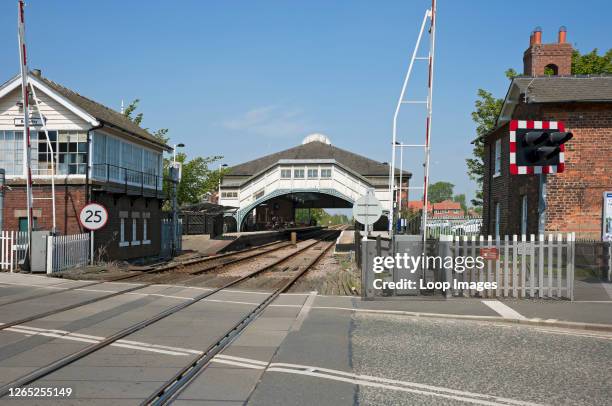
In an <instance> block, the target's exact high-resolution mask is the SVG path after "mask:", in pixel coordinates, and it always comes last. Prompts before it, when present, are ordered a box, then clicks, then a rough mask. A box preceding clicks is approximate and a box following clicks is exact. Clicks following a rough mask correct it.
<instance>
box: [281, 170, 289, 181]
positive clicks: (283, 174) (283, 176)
mask: <svg viewBox="0 0 612 406" xmlns="http://www.w3.org/2000/svg"><path fill="white" fill-rule="evenodd" d="M281 179H291V169H281Z"/></svg>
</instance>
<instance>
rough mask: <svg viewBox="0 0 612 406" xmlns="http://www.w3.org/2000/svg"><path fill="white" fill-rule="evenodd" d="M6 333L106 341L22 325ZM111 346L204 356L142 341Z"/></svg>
mask: <svg viewBox="0 0 612 406" xmlns="http://www.w3.org/2000/svg"><path fill="white" fill-rule="evenodd" d="M6 331H11V332H14V333H21V334H25V335H27V336H33V335H39V336H45V337H51V338H59V339H62V340H69V341H77V342H82V343H88V344H96V343H99V342H100V341H102V340H104V339H105V337H99V336H92V335H87V334H79V333H71V332H69V331H64V330H52V329H43V328H37V327H29V326H22V325H19V326H13V327H9V328H7V329H6ZM110 345H111V346H114V347H121V348H130V349H134V350H139V351H146V352H154V353H158V354H165V355H177V356H188V355H192V354H196V355H199V354H202V351H198V350H192V349H189V348H179V347H170V346H166V345H158V344H150V343H144V342H140V341H131V340H117V341H116V342H114V343H112V344H110Z"/></svg>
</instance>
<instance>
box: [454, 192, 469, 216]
mask: <svg viewBox="0 0 612 406" xmlns="http://www.w3.org/2000/svg"><path fill="white" fill-rule="evenodd" d="M453 201H455V202H458V203H459V204H460V205H461V210H463V212H464V213H466V214H467V209H468V208H467V204H466V203H465V193H461V194H459V195H455V196H454V197H453Z"/></svg>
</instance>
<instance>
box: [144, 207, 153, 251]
mask: <svg viewBox="0 0 612 406" xmlns="http://www.w3.org/2000/svg"><path fill="white" fill-rule="evenodd" d="M149 218H151V213H150V212H146V213H142V245H148V244H151V240H149V227H148V226H149Z"/></svg>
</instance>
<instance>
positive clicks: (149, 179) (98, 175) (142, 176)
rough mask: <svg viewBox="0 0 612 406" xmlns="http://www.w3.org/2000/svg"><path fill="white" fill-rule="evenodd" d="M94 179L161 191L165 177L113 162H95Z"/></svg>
mask: <svg viewBox="0 0 612 406" xmlns="http://www.w3.org/2000/svg"><path fill="white" fill-rule="evenodd" d="M91 177H92V179H96V180H102V181H106V182H107V183H118V184H122V185H124V186H125V188H126V191H127V188H128V186H131V187H137V188H141V189H142V190H143V191H144V189H147V190H155V191H161V190H162V188H163V178H162V177H161V176H158V175H155V174H152V173H146V172H141V171H137V170H134V169H129V168H124V167H122V166H117V165H112V164H93V165H92V171H91Z"/></svg>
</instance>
